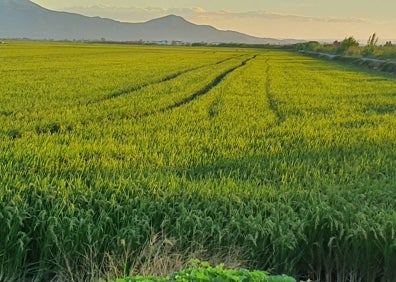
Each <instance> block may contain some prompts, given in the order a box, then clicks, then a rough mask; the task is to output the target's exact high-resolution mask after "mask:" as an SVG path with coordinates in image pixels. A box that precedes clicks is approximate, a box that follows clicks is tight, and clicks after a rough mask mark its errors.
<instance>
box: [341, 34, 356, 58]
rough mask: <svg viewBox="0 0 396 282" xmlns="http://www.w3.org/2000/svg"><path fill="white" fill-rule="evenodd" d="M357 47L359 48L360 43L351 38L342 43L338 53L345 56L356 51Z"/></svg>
mask: <svg viewBox="0 0 396 282" xmlns="http://www.w3.org/2000/svg"><path fill="white" fill-rule="evenodd" d="M357 47H359V42H358V41H357V40H356V39H355V38H353V36H349V37H347V38H345V39H344V40H342V41H341V43H340V46H339V47H338V49H337V51H338V53H341V54H344V53H348V52H351V51H352V50H356V49H357Z"/></svg>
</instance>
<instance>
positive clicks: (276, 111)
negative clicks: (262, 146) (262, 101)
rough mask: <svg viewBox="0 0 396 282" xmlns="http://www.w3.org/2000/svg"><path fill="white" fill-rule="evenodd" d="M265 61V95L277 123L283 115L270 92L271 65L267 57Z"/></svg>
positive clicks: (281, 119)
mask: <svg viewBox="0 0 396 282" xmlns="http://www.w3.org/2000/svg"><path fill="white" fill-rule="evenodd" d="M265 63H266V68H265V71H264V73H265V77H266V81H265V95H266V97H267V101H268V105H269V108H270V110H271V111H272V112H273V113H274V114H275V116H276V119H277V125H279V124H281V123H283V122H284V121H285V117H284V116H283V115H282V114H281V112H280V111H279V107H278V102H277V101H276V99H275V97H274V95H273V94H272V93H271V76H270V70H271V66H270V64H269V59H267V60H266V61H265Z"/></svg>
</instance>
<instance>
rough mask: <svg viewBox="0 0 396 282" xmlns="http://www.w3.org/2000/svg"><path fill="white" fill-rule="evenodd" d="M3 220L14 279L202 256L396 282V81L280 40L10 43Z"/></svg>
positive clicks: (2, 81)
mask: <svg viewBox="0 0 396 282" xmlns="http://www.w3.org/2000/svg"><path fill="white" fill-rule="evenodd" d="M0 227H1V228H0V280H1V279H5V280H12V279H15V280H18V279H21V277H34V278H36V279H37V280H39V281H48V280H51V279H53V278H56V279H58V280H59V281H62V280H65V281H72V280H74V281H90V280H92V281H96V280H98V279H99V278H104V279H109V278H115V276H118V277H121V276H128V275H133V274H136V273H138V272H139V269H142V266H144V265H150V264H153V265H155V264H156V263H155V262H158V260H159V259H164V260H166V259H167V260H168V263H171V262H172V260H175V261H176V260H177V261H180V260H187V259H190V258H192V257H193V256H197V258H200V259H206V260H209V261H210V260H213V258H217V259H218V260H219V258H220V260H227V261H231V260H232V261H235V262H240V263H241V264H242V265H243V266H244V267H246V268H250V269H262V270H269V271H271V273H274V274H282V273H285V274H287V275H291V276H294V277H296V278H298V279H305V280H307V279H308V278H310V279H312V280H320V281H396V78H395V77H392V76H390V75H385V74H382V73H379V72H377V73H374V72H371V73H369V72H367V71H360V70H358V69H357V68H353V67H351V66H343V65H341V64H339V63H335V62H327V61H320V60H315V59H312V58H307V57H304V56H302V55H299V54H296V53H288V52H284V51H268V50H255V49H235V48H228V49H226V48H196V47H155V46H127V45H124V46H122V45H94V44H85V45H84V44H66V43H22V42H18V43H13V42H7V43H6V44H2V45H0ZM200 256H201V257H200ZM216 262H219V261H216ZM220 262H221V261H220ZM175 265H176V263H175ZM157 266H158V264H157ZM153 269H154V271H155V267H154V266H153Z"/></svg>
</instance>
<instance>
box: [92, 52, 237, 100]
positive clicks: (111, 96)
mask: <svg viewBox="0 0 396 282" xmlns="http://www.w3.org/2000/svg"><path fill="white" fill-rule="evenodd" d="M241 56H243V55H238V56H232V57H228V58H225V59H223V60H220V61H217V62H215V63H210V64H206V65H203V66H199V67H194V68H189V69H186V70H183V71H178V72H175V73H172V74H169V75H167V76H165V77H164V78H162V79H160V80H157V81H154V82H150V83H145V84H142V85H138V86H133V87H130V88H125V89H122V90H118V91H115V92H112V93H110V94H109V95H106V96H105V97H103V98H100V99H96V100H92V101H88V102H87V104H86V105H93V104H98V103H101V102H104V101H107V100H111V99H114V98H117V97H120V96H124V95H128V94H131V93H133V92H137V91H140V90H142V89H144V88H147V87H149V86H152V85H157V84H160V83H164V82H167V81H170V80H173V79H176V78H178V77H179V76H181V75H183V74H186V73H189V72H192V71H196V70H199V69H202V68H205V67H208V66H215V65H220V64H222V63H224V62H227V61H230V60H232V59H235V58H239V57H241Z"/></svg>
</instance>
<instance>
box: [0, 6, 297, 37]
mask: <svg viewBox="0 0 396 282" xmlns="http://www.w3.org/2000/svg"><path fill="white" fill-rule="evenodd" d="M0 38H3V39H5V38H29V39H47V40H108V41H139V40H143V41H148V42H158V41H168V42H171V41H181V42H190V43H193V42H206V43H246V44H292V43H296V42H299V41H297V40H293V39H291V40H278V39H273V38H259V37H254V36H250V35H247V34H243V33H239V32H235V31H223V30H218V29H216V28H214V27H212V26H208V25H196V24H193V23H190V22H188V21H186V20H185V19H184V18H182V17H179V16H176V15H169V16H165V17H162V18H158V19H153V20H150V21H147V22H144V23H126V22H119V21H115V20H112V19H106V18H100V17H87V16H83V15H79V14H74V13H67V12H58V11H52V10H48V9H45V8H43V7H41V6H39V5H37V4H35V3H33V2H31V1H29V0H0Z"/></svg>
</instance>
